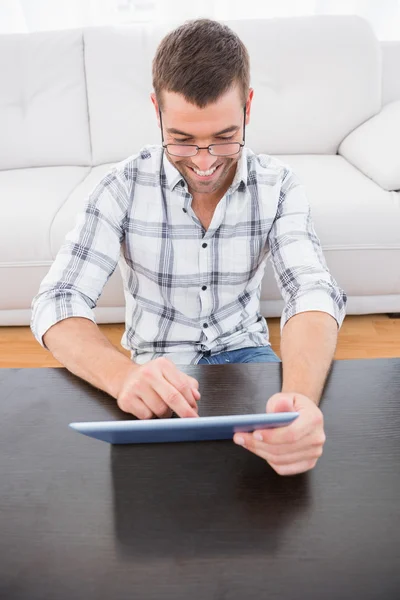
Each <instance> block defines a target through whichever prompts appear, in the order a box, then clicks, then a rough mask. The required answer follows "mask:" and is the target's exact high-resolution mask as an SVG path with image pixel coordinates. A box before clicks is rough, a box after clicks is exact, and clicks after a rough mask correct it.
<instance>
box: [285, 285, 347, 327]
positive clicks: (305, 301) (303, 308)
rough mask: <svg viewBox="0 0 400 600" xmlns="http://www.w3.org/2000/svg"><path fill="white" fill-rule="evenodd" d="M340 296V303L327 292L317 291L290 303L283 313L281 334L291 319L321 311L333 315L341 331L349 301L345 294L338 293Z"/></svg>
mask: <svg viewBox="0 0 400 600" xmlns="http://www.w3.org/2000/svg"><path fill="white" fill-rule="evenodd" d="M338 295H339V301H336V300H334V299H333V298H331V296H330V295H329V294H327V293H326V292H321V291H320V290H315V291H313V292H308V293H307V294H304V295H303V296H299V297H296V298H294V299H293V300H291V301H290V302H288V304H287V305H286V306H285V308H284V309H283V312H282V317H281V326H280V328H281V334H282V330H283V328H284V326H285V325H286V323H287V321H288V320H289V319H290V318H291V317H294V316H295V315H298V314H300V313H304V312H309V311H319V312H324V313H327V314H328V315H331V317H333V318H334V319H335V320H336V322H337V325H338V330H339V329H340V328H341V326H342V324H343V321H344V318H345V316H346V300H347V299H346V295H345V294H344V293H343V292H340V291H338Z"/></svg>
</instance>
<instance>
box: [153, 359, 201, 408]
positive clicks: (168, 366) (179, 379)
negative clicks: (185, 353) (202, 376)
mask: <svg viewBox="0 0 400 600" xmlns="http://www.w3.org/2000/svg"><path fill="white" fill-rule="evenodd" d="M162 374H163V375H164V377H165V379H167V381H169V383H170V384H171V385H172V386H173V387H174V388H175V389H177V390H178V392H179V393H180V394H181V395H182V396H183V397H184V398H185V399H186V400H187V402H188V403H189V404H190V406H192V407H193V408H194V409H195V410H197V401H196V396H195V394H196V392H197V395H199V392H198V391H197V389H196V388H195V387H194V386H195V383H194V382H196V380H195V379H194V378H193V377H190V378H189V377H188V376H187V375H185V373H182V372H181V371H179V370H178V369H177V368H176V367H175V365H174V364H173V363H171V362H170V361H166V362H165V365H163V367H162ZM191 380H193V383H192V381H191ZM196 383H197V382H196ZM197 385H198V383H197ZM193 390H194V391H193Z"/></svg>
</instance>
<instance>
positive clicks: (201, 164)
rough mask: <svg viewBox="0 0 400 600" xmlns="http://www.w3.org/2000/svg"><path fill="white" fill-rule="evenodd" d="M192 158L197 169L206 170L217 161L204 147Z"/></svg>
mask: <svg viewBox="0 0 400 600" xmlns="http://www.w3.org/2000/svg"><path fill="white" fill-rule="evenodd" d="M192 160H193V164H194V165H196V167H197V168H198V169H199V171H208V169H210V168H211V167H212V166H214V164H215V163H216V162H217V157H216V156H213V155H212V154H210V153H209V151H208V148H206V149H202V150H199V151H198V153H197V155H196V156H194V157H193V159H192Z"/></svg>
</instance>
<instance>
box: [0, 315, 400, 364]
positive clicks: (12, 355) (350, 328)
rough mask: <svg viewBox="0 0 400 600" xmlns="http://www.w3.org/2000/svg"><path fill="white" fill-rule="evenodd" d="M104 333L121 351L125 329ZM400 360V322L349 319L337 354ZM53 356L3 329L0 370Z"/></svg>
mask: <svg viewBox="0 0 400 600" xmlns="http://www.w3.org/2000/svg"><path fill="white" fill-rule="evenodd" d="M268 326H269V330H270V339H271V344H272V347H273V349H274V350H275V352H276V353H277V354H278V355H279V354H280V352H279V341H280V335H279V319H268ZM100 328H101V330H102V331H103V332H104V334H105V335H106V336H107V337H108V338H109V339H110V341H111V342H112V343H113V344H114V345H115V346H117V347H118V348H119V349H120V350H121V351H122V352H125V353H126V354H128V353H127V352H126V350H123V349H122V348H121V346H120V344H119V342H120V340H121V337H122V333H123V330H124V326H123V325H122V324H117V325H100ZM390 357H400V319H390V318H389V317H388V316H387V315H362V316H348V317H346V319H345V322H344V323H343V326H342V329H341V330H340V332H339V341H338V346H337V350H336V354H335V358H336V359H338V360H341V359H349V358H390ZM59 366H61V365H60V364H59V363H58V362H57V361H56V360H55V359H54V358H53V357H52V355H51V354H50V353H49V352H47V351H46V350H44V349H43V348H42V347H41V346H40V345H39V344H38V343H37V342H36V340H35V339H34V337H33V336H32V333H31V331H30V329H29V327H0V367H3V368H7V367H8V368H14V367H29V368H33V367H59Z"/></svg>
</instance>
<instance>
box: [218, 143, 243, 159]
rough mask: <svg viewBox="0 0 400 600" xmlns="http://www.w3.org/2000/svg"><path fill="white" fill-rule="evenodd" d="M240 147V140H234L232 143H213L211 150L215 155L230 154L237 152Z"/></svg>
mask: <svg viewBox="0 0 400 600" xmlns="http://www.w3.org/2000/svg"><path fill="white" fill-rule="evenodd" d="M240 148H241V146H240V144H239V142H232V143H231V144H212V145H211V146H210V151H211V154H213V155H214V156H230V155H232V154H237V153H238V152H239V151H240Z"/></svg>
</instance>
